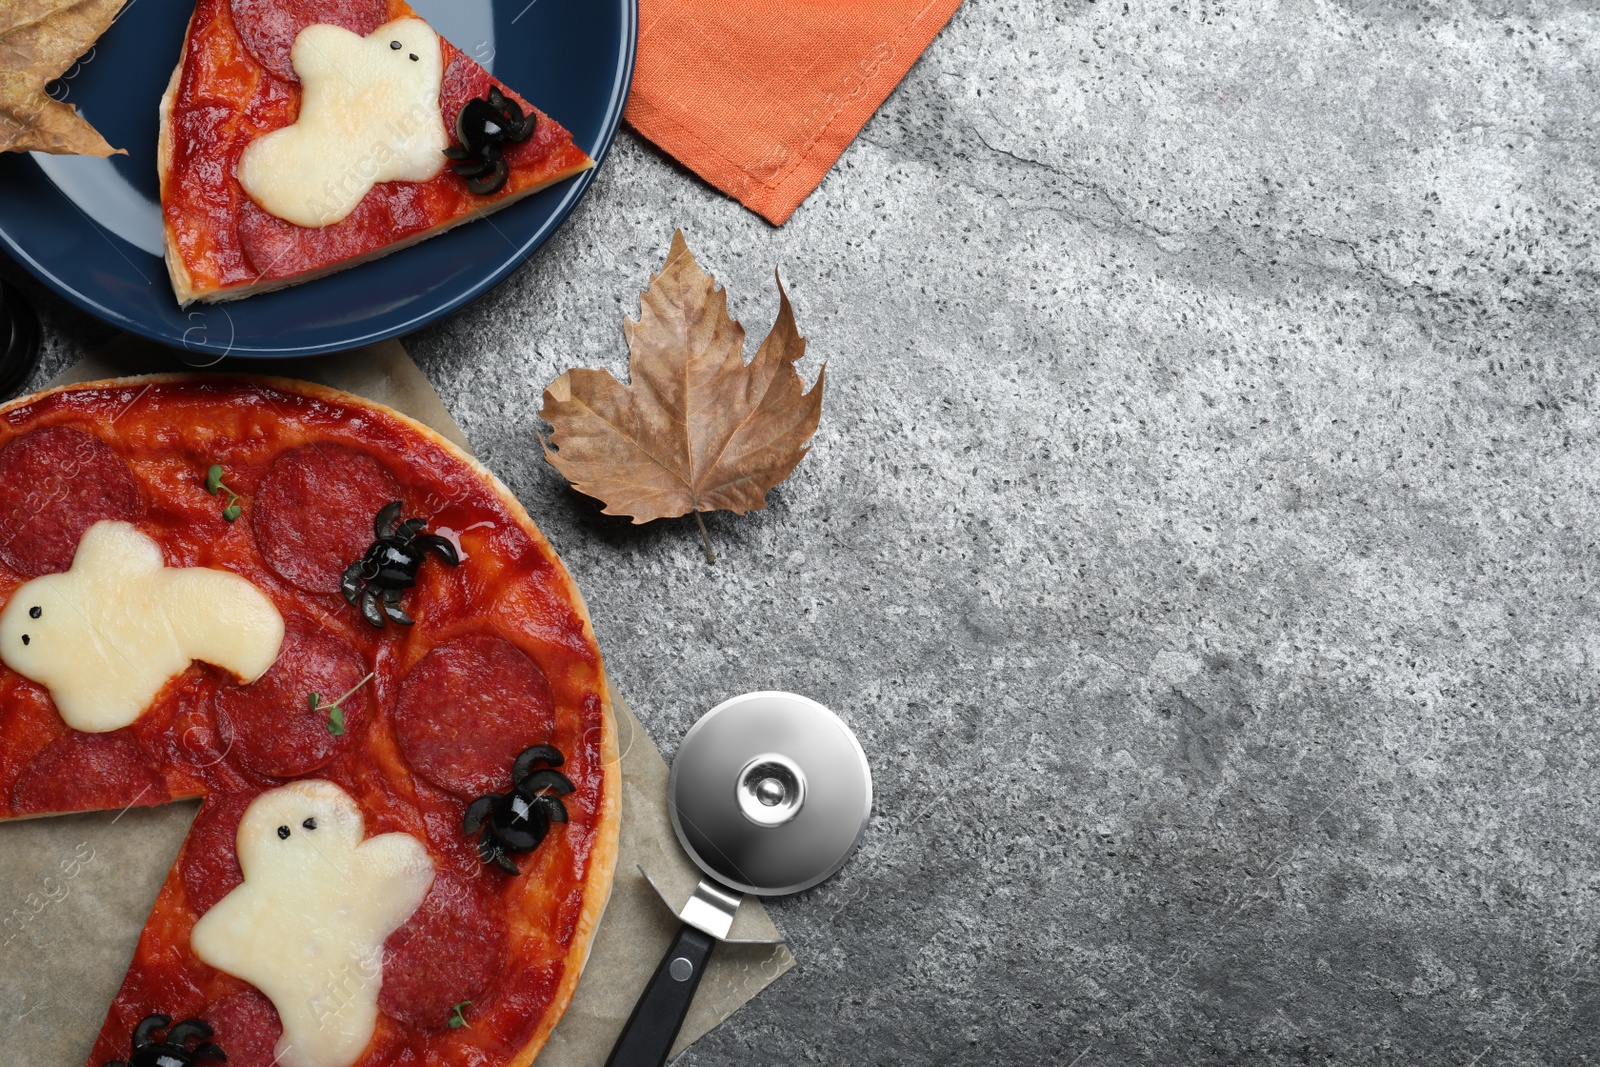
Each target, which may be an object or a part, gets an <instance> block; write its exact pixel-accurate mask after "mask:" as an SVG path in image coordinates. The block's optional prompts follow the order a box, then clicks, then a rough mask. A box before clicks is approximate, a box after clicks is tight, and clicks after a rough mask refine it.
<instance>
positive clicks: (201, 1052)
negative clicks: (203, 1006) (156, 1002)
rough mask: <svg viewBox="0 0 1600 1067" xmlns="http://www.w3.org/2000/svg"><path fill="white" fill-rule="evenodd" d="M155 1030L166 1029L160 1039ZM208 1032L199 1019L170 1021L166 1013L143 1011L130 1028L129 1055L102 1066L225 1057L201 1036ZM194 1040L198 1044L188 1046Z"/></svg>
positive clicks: (173, 1066) (187, 1063)
mask: <svg viewBox="0 0 1600 1067" xmlns="http://www.w3.org/2000/svg"><path fill="white" fill-rule="evenodd" d="M168 1027H170V1029H168ZM157 1030H166V1031H167V1033H166V1037H165V1039H164V1040H161V1041H157V1040H156V1031H157ZM210 1036H211V1027H210V1026H207V1025H206V1023H205V1022H204V1020H201V1019H185V1020H183V1021H182V1022H180V1023H173V1021H172V1017H171V1016H170V1015H146V1016H145V1017H144V1018H143V1019H141V1020H139V1025H138V1026H135V1027H134V1028H133V1055H131V1056H129V1057H128V1059H127V1060H126V1061H123V1060H111V1061H109V1062H108V1063H106V1064H105V1067H197V1065H198V1064H199V1063H200V1061H201V1060H218V1061H225V1060H227V1058H228V1056H227V1054H226V1053H225V1052H223V1051H222V1049H220V1048H218V1047H217V1046H216V1044H215V1043H214V1042H211V1041H207V1040H205V1039H206V1038H208V1037H210ZM195 1041H197V1042H199V1044H196V1045H194V1046H193V1047H191V1046H190V1042H195Z"/></svg>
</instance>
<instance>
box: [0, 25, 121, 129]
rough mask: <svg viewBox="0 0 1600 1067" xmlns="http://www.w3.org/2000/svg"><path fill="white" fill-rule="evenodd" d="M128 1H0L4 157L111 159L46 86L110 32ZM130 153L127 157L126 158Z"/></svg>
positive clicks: (83, 123) (0, 114) (86, 125)
mask: <svg viewBox="0 0 1600 1067" xmlns="http://www.w3.org/2000/svg"><path fill="white" fill-rule="evenodd" d="M126 2H127V0H0V152H52V153H55V154H57V155H84V156H109V155H114V154H115V153H117V152H122V151H123V150H122V149H120V148H115V149H114V148H112V147H111V146H110V145H109V144H107V143H106V139H105V138H104V137H101V136H100V134H99V132H98V131H96V130H95V128H94V127H93V126H91V125H89V123H88V122H86V121H84V120H83V119H82V118H80V117H79V115H78V109H77V108H75V107H73V106H72V105H71V104H64V103H61V102H60V101H57V100H52V99H51V98H50V96H49V94H48V93H46V92H45V86H46V85H48V84H49V83H50V81H51V80H52V79H55V78H59V77H60V76H61V74H62V73H63V72H64V71H65V70H66V69H67V68H68V67H70V66H72V64H73V62H74V61H75V60H76V59H77V58H78V57H79V56H81V55H83V53H85V52H87V51H88V50H89V47H90V46H91V45H93V44H94V42H95V41H96V40H98V39H99V37H100V35H101V34H102V33H104V32H106V27H108V26H110V25H111V23H112V22H113V21H114V20H115V19H116V17H117V12H118V11H120V10H122V5H123V4H124V3H126ZM124 154H126V153H124Z"/></svg>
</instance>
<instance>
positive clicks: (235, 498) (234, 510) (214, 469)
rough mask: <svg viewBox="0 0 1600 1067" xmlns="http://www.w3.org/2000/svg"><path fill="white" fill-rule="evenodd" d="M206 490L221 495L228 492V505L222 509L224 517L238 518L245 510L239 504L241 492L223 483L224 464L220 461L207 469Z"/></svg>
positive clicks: (227, 518)
mask: <svg viewBox="0 0 1600 1067" xmlns="http://www.w3.org/2000/svg"><path fill="white" fill-rule="evenodd" d="M206 492H208V493H210V494H211V495H212V496H221V495H222V494H223V493H227V494H228V506H227V507H225V508H223V509H222V517H223V518H224V519H226V520H227V521H228V522H232V521H233V520H235V519H237V518H238V517H239V513H240V512H241V511H243V510H244V509H243V508H241V507H240V506H239V494H238V493H235V492H234V491H233V490H232V489H229V488H228V487H227V486H226V485H224V484H223V482H222V464H220V463H213V464H212V465H211V469H210V470H208V471H206Z"/></svg>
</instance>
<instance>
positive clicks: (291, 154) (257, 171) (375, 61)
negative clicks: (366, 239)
mask: <svg viewBox="0 0 1600 1067" xmlns="http://www.w3.org/2000/svg"><path fill="white" fill-rule="evenodd" d="M289 59H290V61H291V62H293V63H294V72H295V73H296V74H298V75H299V76H300V114H299V117H298V118H297V119H296V120H295V123H294V125H292V126H285V127H283V128H282V129H279V130H273V131H272V132H270V133H265V134H262V135H261V136H260V137H257V138H256V139H255V140H254V141H251V142H250V143H249V144H248V145H246V146H245V150H244V154H243V155H241V156H240V157H239V167H238V170H237V175H238V178H239V184H241V185H243V186H244V189H245V192H247V193H249V194H250V199H252V200H254V201H255V202H256V203H257V204H259V205H260V206H261V207H262V208H263V209H264V210H266V211H268V212H270V213H271V214H273V215H276V216H278V218H280V219H284V220H286V221H288V222H292V223H294V224H295V225H296V226H311V227H320V226H331V225H332V224H333V223H335V222H338V221H339V220H341V219H343V218H345V217H346V216H348V215H349V214H350V212H352V211H354V210H355V208H356V205H357V204H359V203H361V198H362V197H364V196H366V195H367V191H368V190H369V189H371V188H372V187H373V185H374V184H376V183H377V182H389V181H407V182H425V181H427V180H429V179H430V178H433V177H434V176H436V175H437V174H438V173H439V172H440V171H442V170H443V169H444V166H445V157H444V150H445V149H446V148H448V147H449V146H450V139H449V136H448V135H447V134H446V133H445V128H444V119H443V117H442V116H441V113H440V110H439V85H440V82H441V81H442V80H443V78H444V55H443V52H442V50H441V49H440V47H439V35H438V34H436V33H434V32H433V30H432V28H430V27H429V26H428V24H427V23H426V22H423V21H422V20H421V19H416V18H400V19H395V20H394V21H392V22H388V23H385V24H384V25H382V26H379V27H378V28H377V29H376V30H373V31H372V33H371V34H370V35H368V36H366V37H360V36H357V35H356V34H354V33H351V32H350V31H349V30H347V29H344V28H343V27H340V26H330V25H326V24H319V25H315V26H307V27H306V28H305V29H303V30H301V31H300V35H299V36H298V37H296V38H295V39H294V47H293V48H292V49H291V50H290V52H289Z"/></svg>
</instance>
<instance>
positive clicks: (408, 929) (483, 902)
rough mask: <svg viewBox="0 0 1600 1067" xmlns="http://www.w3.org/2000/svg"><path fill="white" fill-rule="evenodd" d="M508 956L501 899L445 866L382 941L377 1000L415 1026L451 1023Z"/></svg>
mask: <svg viewBox="0 0 1600 1067" xmlns="http://www.w3.org/2000/svg"><path fill="white" fill-rule="evenodd" d="M505 959H506V924H505V920H504V919H503V918H502V917H501V915H500V909H499V908H498V907H497V906H496V904H495V902H494V900H493V899H491V898H490V897H489V895H488V894H487V893H486V892H485V891H483V890H482V889H479V888H478V887H476V886H474V885H473V884H472V883H470V882H468V881H467V880H466V879H464V878H462V877H461V876H459V875H456V874H453V873H451V872H448V871H440V872H438V873H437V874H435V875H434V876H433V885H432V886H431V887H430V888H429V889H428V895H427V896H426V897H424V898H423V900H422V905H421V906H420V907H419V908H417V910H416V911H415V912H414V913H413V914H412V916H411V918H409V919H407V920H406V923H405V925H404V926H402V927H400V929H398V930H396V931H395V932H394V933H392V934H390V935H389V940H387V941H385V942H384V944H383V985H382V987H381V988H380V989H379V991H378V1007H379V1008H381V1009H383V1011H384V1013H385V1014H386V1015H389V1016H390V1017H392V1018H395V1019H399V1020H400V1021H401V1022H406V1023H410V1024H411V1025H413V1026H427V1027H441V1026H445V1025H447V1024H448V1023H449V1022H450V1016H451V1014H452V1008H453V1007H454V1005H456V1004H459V1003H460V1002H461V1001H463V1000H475V999H477V998H478V997H479V996H480V995H481V994H482V993H483V991H484V990H485V989H487V988H489V983H490V982H491V981H493V980H494V976H495V975H496V974H498V973H499V972H500V969H501V967H502V966H503V965H504V963H505ZM232 1055H233V1054H232V1052H231V1051H230V1052H229V1062H230V1063H231V1062H232Z"/></svg>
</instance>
